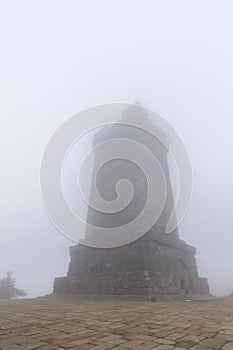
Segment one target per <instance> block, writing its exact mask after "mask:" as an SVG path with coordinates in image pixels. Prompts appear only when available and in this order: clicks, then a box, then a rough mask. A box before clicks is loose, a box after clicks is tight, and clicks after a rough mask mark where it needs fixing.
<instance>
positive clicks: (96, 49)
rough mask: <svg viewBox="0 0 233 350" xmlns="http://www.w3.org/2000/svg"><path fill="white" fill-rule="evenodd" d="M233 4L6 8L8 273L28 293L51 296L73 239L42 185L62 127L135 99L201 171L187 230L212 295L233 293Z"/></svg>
mask: <svg viewBox="0 0 233 350" xmlns="http://www.w3.org/2000/svg"><path fill="white" fill-rule="evenodd" d="M232 13H233V3H232V1H230V0H225V1H215V0H206V1H201V0H198V1H187V0H183V1H180V0H177V1H173V0H170V1H167V0H160V1H156V0H150V1H147V0H146V1H142V0H141V1H138V0H118V1H109V0H106V1H102V0H99V1H94V0H93V1H90V0H86V1H78V0H76V1H73V0H70V1H60V0H49V1H47V0H40V1H30V0H28V1H24V0H22V1H10V0H9V1H1V5H0V36H1V40H0V42H1V55H0V62H1V65H0V69H1V71H0V82H1V85H0V90H1V91H0V93H1V103H0V108H1V128H0V152H1V173H0V176H1V182H0V191H1V202H0V206H1V207H0V217H1V219H0V276H3V275H4V274H5V273H6V271H8V270H13V271H14V273H15V277H16V279H17V285H18V287H19V288H25V289H27V291H28V293H29V296H36V295H43V294H45V293H50V292H51V291H52V283H53V278H54V277H55V276H62V275H65V274H66V272H67V269H68V262H69V252H68V247H69V246H70V245H73V243H72V242H71V241H69V240H68V239H66V238H65V237H63V236H62V235H61V234H60V233H59V232H58V231H57V230H56V229H55V228H54V227H53V225H52V224H51V222H50V220H49V219H48V217H47V214H46V213H45V211H44V208H43V205H42V201H41V196H40V186H39V171H40V163H41V158H42V155H43V151H44V149H45V147H46V144H47V142H48V140H49V138H50V136H51V135H52V134H53V132H54V131H55V129H56V128H57V127H58V126H59V125H60V124H61V123H62V122H64V121H65V120H66V119H67V118H69V117H71V116H72V115H74V114H76V113H77V112H78V111H80V110H82V109H85V108H88V107H90V106H93V105H96V104H101V103H108V102H129V103H133V102H135V101H138V102H139V103H141V104H142V105H145V106H146V107H148V108H150V109H154V110H155V111H158V112H159V113H161V114H162V115H164V116H165V117H166V118H167V120H168V121H169V122H170V123H171V124H172V125H173V126H174V128H175V129H176V130H177V132H178V133H179V134H180V135H181V137H182V139H183V140H184V143H185V145H186V147H187V149H188V151H189V153H190V157H191V161H192V165H193V196H192V202H191V205H190V208H189V211H188V214H187V215H186V218H185V220H184V221H183V223H182V224H181V226H180V235H181V237H182V239H185V241H186V242H187V243H189V244H191V245H194V246H195V247H197V263H198V269H199V273H200V275H202V276H206V277H208V279H209V283H210V287H211V291H212V292H213V293H214V294H218V295H221V294H227V293H229V292H231V290H232V289H233V251H232V247H233V215H232V208H233V186H232V179H233V166H232V150H233V137H232V132H233V121H232V116H233V103H232V90H233V89H232V88H233V64H232V62H233V43H232V38H233V21H232Z"/></svg>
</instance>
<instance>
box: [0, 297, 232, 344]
mask: <svg viewBox="0 0 233 350" xmlns="http://www.w3.org/2000/svg"><path fill="white" fill-rule="evenodd" d="M0 349H1V350H31V349H42V350H58V349H66V350H76V349H78V350H82V349H95V350H97V349H100V350H105V349H116V350H117V349H118V350H127V349H134V350H137V349H142V350H147V349H148V350H149V349H151V350H152V349H156V350H172V349H176V350H181V349H197V350H198V349H199V350H201V349H224V350H230V349H233V298H226V299H222V300H215V301H208V300H207V301H189V302H188V301H167V302H161V301H160V302H142V301H137V302H136V301H103V300H102V301H100V300H91V299H86V300H85V299H79V298H60V299H58V298H51V297H50V298H49V297H48V298H41V299H27V300H14V301H9V302H6V301H1V302H0Z"/></svg>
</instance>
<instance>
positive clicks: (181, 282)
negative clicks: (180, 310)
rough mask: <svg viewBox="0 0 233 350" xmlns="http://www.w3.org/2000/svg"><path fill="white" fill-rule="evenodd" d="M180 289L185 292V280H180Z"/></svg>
mask: <svg viewBox="0 0 233 350" xmlns="http://www.w3.org/2000/svg"><path fill="white" fill-rule="evenodd" d="M180 289H181V290H185V280H184V279H182V280H180Z"/></svg>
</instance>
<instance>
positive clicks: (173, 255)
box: [54, 106, 209, 299]
mask: <svg viewBox="0 0 233 350" xmlns="http://www.w3.org/2000/svg"><path fill="white" fill-rule="evenodd" d="M136 118H143V120H144V123H145V124H147V126H149V127H150V129H152V128H154V127H155V126H154V125H153V124H152V123H151V121H150V120H149V119H148V118H147V115H146V111H145V110H144V109H143V108H140V109H139V108H138V107H137V108H134V106H133V107H131V108H130V109H129V110H128V111H126V112H125V114H124V115H123V116H122V121H123V122H130V120H132V119H133V120H135V119H136ZM157 131H158V130H157ZM159 132H162V131H159ZM163 136H165V135H163ZM113 138H128V139H132V140H134V141H137V142H139V143H141V144H143V145H144V146H145V147H147V148H148V149H150V151H151V152H152V153H153V154H154V155H155V156H156V157H157V159H158V160H159V162H160V164H161V166H162V168H163V171H164V174H165V178H166V185H167V196H166V202H165V206H164V209H163V211H162V213H161V215H160V217H159V220H158V221H157V222H156V223H155V225H154V226H153V227H152V228H151V229H150V230H149V231H148V232H147V233H146V234H145V235H144V236H142V237H141V238H139V239H137V240H136V241H134V242H132V243H130V244H127V245H124V246H121V247H117V248H91V247H88V246H85V245H83V244H78V245H76V246H73V247H71V248H70V256H71V260H70V265H69V270H68V274H67V276H66V277H61V278H56V279H55V283H54V293H57V294H65V293H68V294H93V295H96V294H97V295H114V296H116V295H119V296H122V295H125V296H126V295H137V296H143V297H146V298H148V299H150V298H152V297H153V296H159V295H180V294H186V293H189V294H208V293H209V288H208V283H207V280H206V279H205V278H201V277H199V276H198V272H197V267H196V259H195V253H196V252H195V248H194V247H192V246H190V245H188V244H186V243H185V242H184V241H182V240H181V239H180V238H179V233H178V229H175V230H174V231H173V232H172V233H171V234H166V233H165V227H166V224H167V222H168V219H169V217H170V214H171V211H172V209H173V208H174V200H173V193H172V187H171V181H170V174H169V167H168V159H167V148H166V147H165V146H164V145H163V144H162V143H161V142H160V141H159V140H157V139H155V138H154V137H153V136H152V135H151V134H149V133H147V132H145V131H144V130H141V129H138V128H133V127H132V126H126V125H125V124H124V125H123V124H120V123H119V124H113V125H111V126H106V127H102V128H100V129H99V130H98V131H97V132H96V134H95V139H94V140H93V145H96V144H98V143H100V142H102V141H105V140H108V139H113ZM163 139H164V137H163ZM165 139H166V138H165ZM122 178H127V179H129V180H130V181H131V183H132V184H133V186H134V196H133V198H132V201H131V202H130V204H129V205H128V206H127V208H126V209H125V210H123V211H122V212H119V213H117V214H109V213H108V214H106V213H100V212H97V211H96V210H94V209H92V208H89V209H88V215H87V222H88V223H90V224H92V225H96V226H100V227H105V228H106V230H107V228H109V227H119V226H121V225H124V224H126V223H128V222H129V221H130V220H132V219H133V218H134V217H136V216H137V215H138V214H139V213H140V212H141V210H142V209H143V206H144V204H145V200H146V196H147V189H148V188H147V182H146V179H145V176H144V174H143V173H142V171H141V170H140V169H139V168H138V167H137V166H136V165H135V164H133V163H130V162H128V161H126V160H123V159H115V160H113V161H112V162H111V164H108V165H107V166H105V167H103V168H102V169H101V171H100V174H98V176H97V179H96V180H97V187H98V190H99V192H100V193H101V195H102V196H103V197H105V198H106V199H108V200H113V199H114V196H115V195H116V193H115V192H114V190H113V189H114V185H115V184H116V183H117V182H118V181H119V180H120V179H122ZM91 234H92V232H89V231H87V232H86V236H87V237H88V235H91Z"/></svg>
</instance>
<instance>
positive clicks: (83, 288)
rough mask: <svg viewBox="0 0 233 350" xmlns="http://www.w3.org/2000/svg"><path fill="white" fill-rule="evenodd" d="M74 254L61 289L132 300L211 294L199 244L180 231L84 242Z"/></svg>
mask: <svg viewBox="0 0 233 350" xmlns="http://www.w3.org/2000/svg"><path fill="white" fill-rule="evenodd" d="M154 236H155V235H154V233H153V237H154ZM70 255H71V260H70V265H69V271H68V274H67V276H66V277H60V278H56V279H55V281H54V294H55V295H59V294H60V295H75V294H78V295H80V296H83V295H85V296H86V297H87V296H88V295H90V296H92V297H94V296H98V297H102V298H105V299H106V298H113V299H126V300H129V299H130V300H132V299H135V300H136V299H137V300H153V299H154V300H167V299H174V298H175V299H178V298H182V299H190V296H192V295H202V296H203V295H205V296H210V293H209V286H208V282H207V279H206V278H202V277H199V275H198V272H197V267H196V259H195V248H193V247H191V246H190V245H188V244H186V243H185V242H184V241H182V240H180V239H179V238H177V237H175V236H173V237H172V236H169V235H168V237H166V236H165V235H163V236H162V235H161V236H160V237H158V236H157V238H153V239H152V238H151V237H150V236H149V235H147V236H146V237H145V236H144V237H143V238H142V239H139V240H137V241H135V242H133V243H131V244H128V245H125V246H122V247H117V248H112V249H98V248H90V247H87V246H84V245H80V244H79V245H76V246H74V247H71V248H70Z"/></svg>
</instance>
